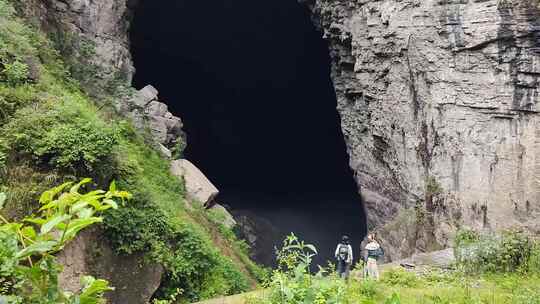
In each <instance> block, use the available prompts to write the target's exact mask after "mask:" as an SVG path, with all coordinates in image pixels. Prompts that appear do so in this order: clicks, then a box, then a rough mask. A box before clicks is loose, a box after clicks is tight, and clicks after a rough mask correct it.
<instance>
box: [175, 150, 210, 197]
mask: <svg viewBox="0 0 540 304" xmlns="http://www.w3.org/2000/svg"><path fill="white" fill-rule="evenodd" d="M171 173H172V174H173V175H175V176H178V177H180V178H182V179H183V180H184V183H185V185H186V191H187V196H188V198H189V199H190V200H192V201H194V202H196V203H200V204H202V205H203V206H204V207H211V206H212V204H213V203H214V199H215V198H216V196H217V195H218V194H219V190H218V189H217V188H216V186H214V184H212V182H211V181H210V180H209V179H208V178H207V177H206V176H205V175H204V174H203V173H202V172H201V170H199V169H198V168H197V167H196V166H195V165H193V164H192V163H191V162H190V161H188V160H186V159H178V160H174V161H172V162H171Z"/></svg>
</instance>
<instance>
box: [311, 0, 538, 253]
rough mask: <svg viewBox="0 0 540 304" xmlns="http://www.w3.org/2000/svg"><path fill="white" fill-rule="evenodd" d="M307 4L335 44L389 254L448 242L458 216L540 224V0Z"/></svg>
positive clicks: (349, 133) (357, 153)
mask: <svg viewBox="0 0 540 304" xmlns="http://www.w3.org/2000/svg"><path fill="white" fill-rule="evenodd" d="M301 2H304V3H305V4H306V5H308V6H309V7H310V9H311V10H312V12H313V16H314V21H315V23H316V24H317V25H318V26H319V27H320V29H321V31H322V33H323V35H324V37H325V39H327V40H328V42H329V45H330V49H331V57H332V59H333V71H332V77H333V80H334V84H335V87H336V91H337V96H338V111H339V113H340V115H341V119H342V128H343V132H344V134H345V137H346V138H345V139H346V142H347V146H348V151H349V155H350V157H351V161H350V164H351V167H352V168H353V170H354V171H355V173H356V180H357V182H358V185H359V186H360V187H361V188H362V192H363V194H364V195H365V197H366V200H367V206H366V207H367V212H368V217H369V224H370V226H371V227H382V226H384V225H385V224H387V227H386V229H385V228H382V230H381V232H384V233H382V234H381V235H380V236H381V237H382V238H383V239H385V240H386V241H387V243H390V245H391V247H393V248H394V250H391V252H390V253H391V255H392V256H393V257H394V258H397V257H398V256H400V255H406V254H409V253H411V252H413V251H415V250H416V249H418V248H420V249H421V250H428V249H435V247H442V246H445V245H448V242H449V238H450V237H451V234H452V231H453V230H454V229H455V227H456V226H458V225H460V224H465V225H468V226H472V227H475V228H493V229H499V228H503V227H509V226H514V225H521V226H527V227H529V228H532V229H535V230H538V229H539V228H540V227H539V222H538V219H539V212H540V185H539V179H540V121H539V119H540V115H539V111H540V106H539V104H538V103H539V101H540V97H539V92H540V82H539V77H540V10H539V3H538V1H536V0H530V1H529V0H514V1H512V0H498V1H497V0H484V1H479V0H459V1H458V0H444V1H440V0H422V1H420V0H401V1H398V0H380V1H375V0H351V1H338V0H315V1H301ZM415 206H416V209H415V210H416V211H415V212H411V213H408V214H407V213H406V212H403V211H402V210H404V208H411V207H415ZM411 210H412V209H411ZM418 210H423V211H421V212H418ZM400 213H401V215H399V214H400ZM419 213H420V214H419ZM411 218H415V221H416V222H417V223H416V224H414V223H411ZM419 222H422V225H418V223H419ZM411 224H412V227H411ZM419 226H423V228H419ZM426 227H427V228H426ZM429 239H431V240H429Z"/></svg>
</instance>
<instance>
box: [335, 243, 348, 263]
mask: <svg viewBox="0 0 540 304" xmlns="http://www.w3.org/2000/svg"><path fill="white" fill-rule="evenodd" d="M338 258H339V260H340V261H347V260H348V259H349V246H348V245H344V244H340V245H339V250H338Z"/></svg>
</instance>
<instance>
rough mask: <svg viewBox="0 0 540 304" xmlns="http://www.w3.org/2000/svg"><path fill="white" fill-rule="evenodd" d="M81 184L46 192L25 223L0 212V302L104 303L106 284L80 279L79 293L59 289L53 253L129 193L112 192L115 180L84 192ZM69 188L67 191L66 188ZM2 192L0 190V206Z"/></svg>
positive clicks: (99, 218) (115, 205)
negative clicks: (104, 186)
mask: <svg viewBox="0 0 540 304" xmlns="http://www.w3.org/2000/svg"><path fill="white" fill-rule="evenodd" d="M90 182H91V180H90V179H84V180H82V181H81V182H80V183H78V184H75V185H73V184H72V183H66V184H62V185H60V186H58V187H55V188H53V189H50V190H48V191H45V192H44V193H43V194H42V195H41V198H40V204H41V206H42V207H41V209H40V211H39V214H37V215H36V216H31V217H28V218H26V219H25V221H24V223H18V222H9V221H8V220H7V219H5V218H4V217H2V216H1V215H0V220H1V221H2V222H3V224H2V225H0V244H2V247H1V249H0V277H1V280H0V283H1V284H2V286H1V287H0V291H1V292H2V293H1V294H2V295H0V300H3V302H5V301H7V302H9V303H28V304H42V303H58V304H62V303H65V304H75V303H103V298H102V296H103V293H104V292H106V291H110V290H112V288H110V287H109V285H108V282H107V281H104V280H96V279H94V278H92V277H83V279H82V281H81V283H82V289H81V292H80V293H79V294H73V293H68V292H64V291H62V290H61V289H60V287H59V285H58V274H59V273H60V271H61V266H60V265H59V264H58V263H57V262H56V259H55V257H54V254H55V253H57V252H59V251H60V250H62V249H63V248H64V246H65V245H66V244H67V243H68V242H69V241H71V240H73V239H74V238H75V237H76V236H77V234H78V233H79V232H80V231H81V230H82V229H84V228H86V227H88V226H90V225H92V224H95V223H99V222H101V221H102V218H101V217H100V216H99V213H101V212H103V211H105V210H108V209H110V208H118V203H117V202H116V201H115V200H116V199H122V200H123V199H128V198H129V197H130V195H129V193H127V192H123V191H117V190H116V186H115V184H114V183H112V184H111V186H110V188H109V191H107V192H106V191H102V190H96V191H91V192H88V193H86V194H81V193H80V192H79V190H80V188H81V187H82V186H84V185H86V184H88V183H90ZM68 187H71V188H69V192H67V191H65V190H66V189H67V188H68ZM5 199H6V195H5V194H3V193H0V209H1V207H2V205H3V203H4V202H5Z"/></svg>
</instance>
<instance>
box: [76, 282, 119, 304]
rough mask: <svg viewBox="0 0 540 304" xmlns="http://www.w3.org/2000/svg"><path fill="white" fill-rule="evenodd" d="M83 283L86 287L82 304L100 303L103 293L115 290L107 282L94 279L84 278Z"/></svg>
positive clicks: (81, 300)
mask: <svg viewBox="0 0 540 304" xmlns="http://www.w3.org/2000/svg"><path fill="white" fill-rule="evenodd" d="M81 282H82V284H83V285H84V287H83V291H82V293H81V295H80V304H97V303H100V302H101V301H100V299H101V295H103V293H105V292H107V291H112V290H114V288H112V287H110V286H109V282H107V281H105V280H96V279H94V278H93V277H83V279H82V280H81Z"/></svg>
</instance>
